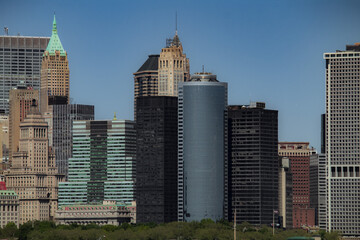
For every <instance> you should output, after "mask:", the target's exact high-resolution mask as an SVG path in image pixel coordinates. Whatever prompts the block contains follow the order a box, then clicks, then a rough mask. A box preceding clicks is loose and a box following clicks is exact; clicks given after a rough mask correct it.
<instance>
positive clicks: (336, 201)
mask: <svg viewBox="0 0 360 240" xmlns="http://www.w3.org/2000/svg"><path fill="white" fill-rule="evenodd" d="M324 59H325V60H326V64H325V67H326V123H325V127H326V131H325V132H326V143H325V152H326V166H327V219H328V222H327V230H328V231H340V232H341V233H342V234H343V236H356V237H360V228H359V223H360V201H359V199H360V191H359V188H360V135H359V132H360V122H359V118H360V112H359V106H360V97H359V92H360V43H356V44H354V45H347V46H346V51H336V52H332V53H324Z"/></svg>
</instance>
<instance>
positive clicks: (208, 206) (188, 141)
mask: <svg viewBox="0 0 360 240" xmlns="http://www.w3.org/2000/svg"><path fill="white" fill-rule="evenodd" d="M226 106H227V83H224V82H219V81H218V80H216V75H212V74H210V73H197V74H195V75H193V76H191V79H190V81H189V82H184V83H179V140H178V145H179V166H178V172H179V180H178V182H179V187H178V188H179V190H178V191H179V196H178V202H179V203H178V220H179V221H201V220H202V219H206V218H210V219H212V220H220V219H222V218H224V216H225V215H226V211H227V204H226V203H227V191H226V187H227V174H225V172H226V171H225V169H227V165H226V164H227V161H226V159H227V158H226V157H227V154H226V150H227V148H226V141H225V138H226V126H227V121H226Z"/></svg>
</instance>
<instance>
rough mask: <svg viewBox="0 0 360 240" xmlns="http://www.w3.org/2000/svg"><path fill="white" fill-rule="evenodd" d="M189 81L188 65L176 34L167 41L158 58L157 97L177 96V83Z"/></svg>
mask: <svg viewBox="0 0 360 240" xmlns="http://www.w3.org/2000/svg"><path fill="white" fill-rule="evenodd" d="M188 79H190V64H189V59H188V58H186V54H185V53H183V47H182V45H181V42H180V39H179V36H178V35H177V32H176V33H175V36H174V38H173V39H170V40H169V39H168V40H167V44H166V47H165V48H163V49H162V50H161V53H160V57H159V76H158V95H159V96H175V97H176V96H177V95H178V83H179V82H186V81H188Z"/></svg>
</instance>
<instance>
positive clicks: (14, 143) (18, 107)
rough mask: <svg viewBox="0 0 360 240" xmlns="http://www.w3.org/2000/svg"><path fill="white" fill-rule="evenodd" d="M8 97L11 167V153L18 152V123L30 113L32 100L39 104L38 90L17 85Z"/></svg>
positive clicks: (10, 158) (10, 157) (10, 156)
mask: <svg viewBox="0 0 360 240" xmlns="http://www.w3.org/2000/svg"><path fill="white" fill-rule="evenodd" d="M9 95H10V96H9V99H10V114H9V164H10V165H11V161H12V155H13V153H14V152H17V151H18V150H19V138H20V122H22V121H23V120H24V119H25V117H26V116H27V113H28V112H29V111H30V107H31V105H32V102H33V100H34V99H35V100H36V102H39V90H34V89H32V87H26V86H24V85H19V86H18V87H17V89H11V90H10V94H9Z"/></svg>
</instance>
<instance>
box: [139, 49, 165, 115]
mask: <svg viewBox="0 0 360 240" xmlns="http://www.w3.org/2000/svg"><path fill="white" fill-rule="evenodd" d="M159 57H160V55H149V58H148V59H147V60H146V61H145V63H144V64H143V65H142V66H141V67H140V68H139V70H137V72H136V73H134V118H135V119H136V99H137V98H138V97H143V96H157V95H158V75H159V71H158V70H159V67H158V66H159Z"/></svg>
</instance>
